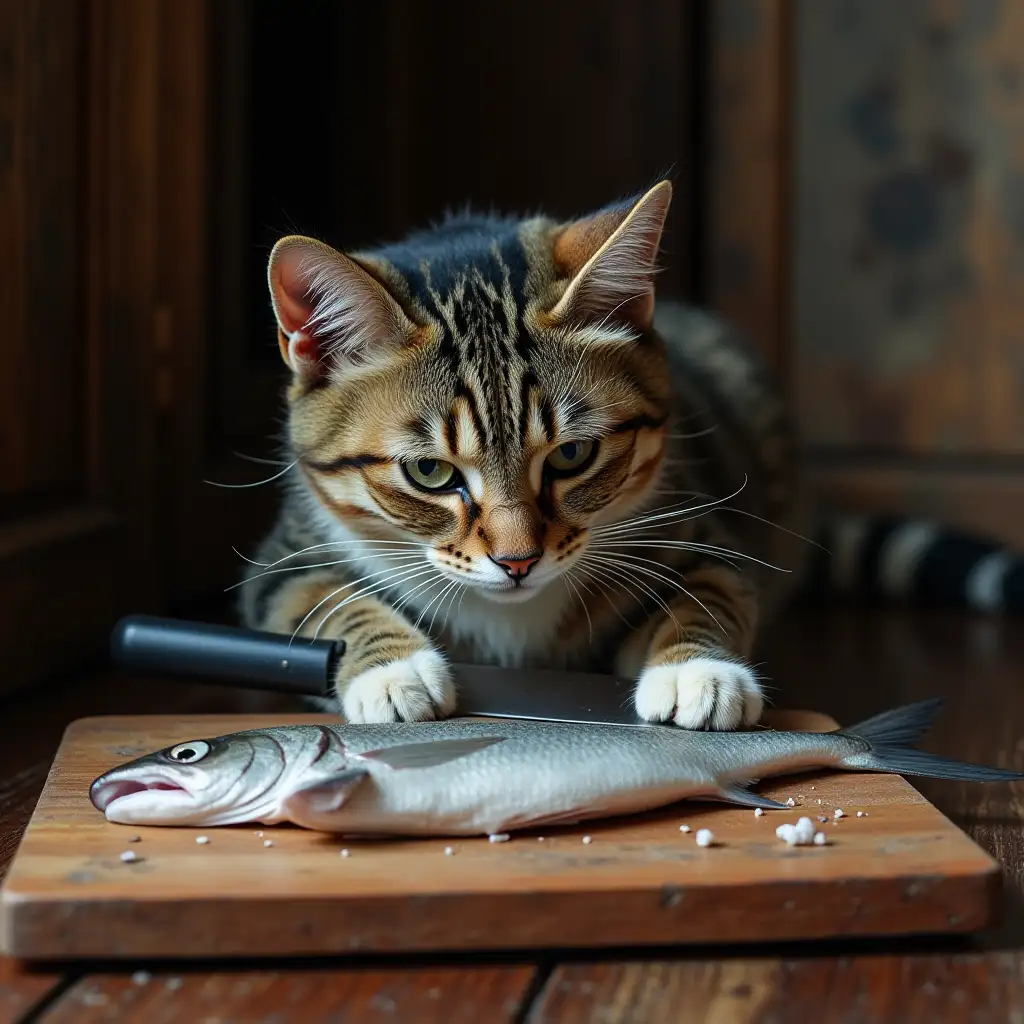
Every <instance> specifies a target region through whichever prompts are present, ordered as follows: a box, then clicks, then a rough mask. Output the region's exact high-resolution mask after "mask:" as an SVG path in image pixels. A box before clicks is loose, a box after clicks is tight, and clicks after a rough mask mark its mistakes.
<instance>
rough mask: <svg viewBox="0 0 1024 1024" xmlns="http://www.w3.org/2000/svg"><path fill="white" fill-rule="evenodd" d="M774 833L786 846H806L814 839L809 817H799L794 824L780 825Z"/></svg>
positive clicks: (812, 825) (812, 826)
mask: <svg viewBox="0 0 1024 1024" xmlns="http://www.w3.org/2000/svg"><path fill="white" fill-rule="evenodd" d="M775 835H776V837H777V838H778V839H781V840H782V841H783V842H784V843H786V844H787V845H788V846H808V845H809V844H810V843H812V842H813V841H814V824H813V823H812V821H811V819H810V818H801V819H800V820H799V821H798V822H797V823H796V824H795V825H780V826H779V827H778V828H777V829H776V830H775Z"/></svg>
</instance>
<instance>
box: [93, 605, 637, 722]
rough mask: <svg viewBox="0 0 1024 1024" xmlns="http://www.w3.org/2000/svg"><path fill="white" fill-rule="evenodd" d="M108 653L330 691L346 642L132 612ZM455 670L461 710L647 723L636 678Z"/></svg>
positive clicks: (305, 690)
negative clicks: (636, 700)
mask: <svg viewBox="0 0 1024 1024" xmlns="http://www.w3.org/2000/svg"><path fill="white" fill-rule="evenodd" d="M110 653H111V657H112V659H113V661H114V663H115V664H116V665H119V666H120V667H121V668H124V669H129V670H131V671H135V672H150V673H159V674H170V675H176V676H189V677H191V678H195V679H199V680H207V681H209V682H216V683H221V684H225V685H229V686H239V687H245V688H248V689H257V690H272V691H274V692H277V693H293V694H298V695H305V696H313V697H328V696H331V695H332V680H333V678H334V670H335V667H336V666H337V663H338V660H339V659H340V658H341V657H342V655H344V653H345V641H344V640H309V639H306V638H303V637H297V638H296V639H295V640H292V639H291V638H290V637H288V636H284V635H282V634H279V633H266V632H260V631H257V630H251V629H240V628H238V627H235V626H221V625H213V624H211V623H200V622H188V621H184V620H180V619H166V618H158V617H155V616H149V615H129V616H127V617H126V618H123V619H121V621H120V622H118V624H117V626H116V627H115V628H114V631H113V633H112V635H111V640H110ZM451 669H452V673H453V675H454V678H455V690H456V695H457V696H456V704H457V706H456V711H455V713H456V714H458V715H469V716H484V717H488V718H529V719H535V720H539V721H547V722H583V723H595V722H596V723H599V724H603V725H646V724H647V723H645V722H643V721H642V720H641V719H639V718H638V717H637V715H636V712H635V711H634V709H633V700H632V697H633V692H632V691H633V684H632V683H631V682H629V681H628V680H625V679H619V678H617V677H616V676H611V675H604V674H601V673H588V672H571V671H568V670H566V671H561V670H551V669H532V668H530V669H526V668H496V667H494V666H492V665H469V664H453V665H451Z"/></svg>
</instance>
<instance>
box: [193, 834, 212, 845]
mask: <svg viewBox="0 0 1024 1024" xmlns="http://www.w3.org/2000/svg"><path fill="white" fill-rule="evenodd" d="M209 841H210V837H209V836H196V842H197V843H198V844H199V845H200V846H205V845H206V844H207V843H208V842H209Z"/></svg>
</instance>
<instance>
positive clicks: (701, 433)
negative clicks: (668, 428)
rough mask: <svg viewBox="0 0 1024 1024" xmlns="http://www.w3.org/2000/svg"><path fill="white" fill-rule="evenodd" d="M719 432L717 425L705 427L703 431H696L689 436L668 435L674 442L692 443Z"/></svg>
mask: <svg viewBox="0 0 1024 1024" xmlns="http://www.w3.org/2000/svg"><path fill="white" fill-rule="evenodd" d="M716 430H718V427H717V425H716V426H713V427H705V428H704V429H703V430H694V431H692V432H691V433H689V434H668V435H667V436H668V437H670V438H671V439H672V440H673V441H690V440H692V439H694V438H697V437H707V436H708V435H709V434H713V433H714V432H715V431H716Z"/></svg>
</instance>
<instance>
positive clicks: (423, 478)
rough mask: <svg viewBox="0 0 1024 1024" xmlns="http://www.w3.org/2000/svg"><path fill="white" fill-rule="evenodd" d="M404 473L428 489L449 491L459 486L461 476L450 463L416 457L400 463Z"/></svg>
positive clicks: (416, 483)
mask: <svg viewBox="0 0 1024 1024" xmlns="http://www.w3.org/2000/svg"><path fill="white" fill-rule="evenodd" d="M402 469H403V470H404V471H405V475H406V476H407V477H408V478H409V479H410V480H411V481H412V482H413V483H414V484H415V485H416V486H417V487H423V488H425V489H426V490H428V491H450V490H454V489H455V488H456V487H459V486H461V483H462V477H461V476H460V475H459V471H458V470H457V469H456V468H455V467H454V466H453V465H452V464H451V463H450V462H444V461H442V460H441V459H417V460H416V461H415V462H405V463H403V464H402Z"/></svg>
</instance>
